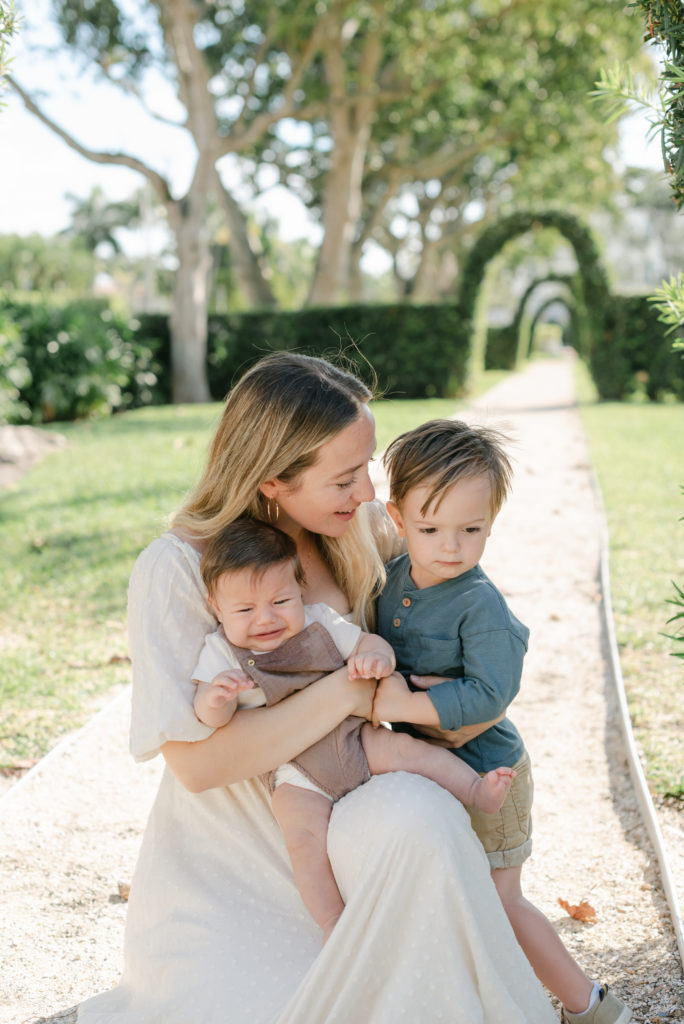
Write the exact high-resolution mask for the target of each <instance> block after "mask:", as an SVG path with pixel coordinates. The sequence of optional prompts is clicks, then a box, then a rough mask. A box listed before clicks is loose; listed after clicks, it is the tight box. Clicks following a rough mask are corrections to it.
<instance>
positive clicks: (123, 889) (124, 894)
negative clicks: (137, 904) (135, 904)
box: [119, 882, 131, 902]
mask: <svg viewBox="0 0 684 1024" xmlns="http://www.w3.org/2000/svg"><path fill="white" fill-rule="evenodd" d="M130 891H131V887H130V885H129V884H128V882H119V899H120V900H123V901H124V902H125V901H126V900H127V899H128V894H129V893H130Z"/></svg>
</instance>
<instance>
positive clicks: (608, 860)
mask: <svg viewBox="0 0 684 1024" xmlns="http://www.w3.org/2000/svg"><path fill="white" fill-rule="evenodd" d="M464 416H465V417H466V418H469V419H471V420H473V421H478V422H489V423H493V424H497V425H499V426H502V427H503V428H504V429H506V430H507V431H508V432H509V434H511V435H512V436H513V438H514V439H515V444H514V448H513V453H514V456H515V459H516V475H515V482H514V489H513V495H512V497H511V499H510V500H509V502H508V504H507V505H506V506H505V508H504V509H503V511H502V512H501V514H500V516H499V519H498V520H497V523H496V524H495V527H494V531H493V534H492V537H491V539H490V541H489V544H488V547H487V551H486V554H485V559H484V560H483V564H484V567H485V569H486V570H487V571H488V572H489V573H490V574H491V575H492V577H493V578H494V579H495V581H496V582H497V583H498V584H499V585H500V586H501V588H502V590H503V591H504V593H505V594H506V596H507V598H508V600H509V603H510V604H511V606H512V608H513V610H514V611H515V612H516V614H517V615H518V616H519V617H520V618H521V619H522V620H523V621H524V622H525V623H526V624H527V625H528V626H529V627H530V629H531V633H532V638H531V643H530V651H529V654H528V657H527V659H526V666H525V674H524V678H523V687H522V693H521V695H520V697H519V698H518V700H517V701H516V702H515V705H514V708H513V712H512V715H513V718H514V720H515V721H516V724H517V725H518V727H519V728H520V731H521V732H522V734H523V737H524V738H525V739H526V742H527V744H528V747H529V749H530V752H531V754H532V758H533V764H534V766H535V778H536V793H535V808H536V810H535V850H534V854H533V857H532V859H531V860H530V862H529V863H528V865H527V867H526V869H525V874H524V880H525V883H526V890H527V894H528V896H529V897H530V898H531V899H532V900H533V902H535V903H536V904H537V905H538V906H539V907H540V908H541V909H542V910H543V911H544V912H545V913H546V914H547V915H548V916H549V917H550V918H551V920H552V921H553V922H554V923H555V925H556V926H557V928H558V930H559V932H560V934H561V935H562V937H563V939H564V941H565V942H566V944H567V945H568V946H569V948H570V949H571V950H572V952H573V953H574V955H575V956H576V957H577V959H578V960H579V961H580V962H581V963H582V965H583V966H584V967H585V968H586V970H587V971H588V972H589V973H590V974H591V975H593V976H596V977H598V978H600V979H601V980H604V981H607V982H608V983H609V984H611V985H612V986H614V988H615V990H616V991H617V992H618V993H619V994H620V995H621V996H622V997H623V998H625V999H626V1000H627V1001H628V1002H629V1003H630V1004H631V1005H632V1006H633V1008H634V1021H635V1022H637V1024H639V1022H644V1024H645V1022H648V1024H655V1022H665V1021H668V1022H669V1021H678V1020H684V1006H683V1004H682V993H683V989H684V984H683V978H682V966H681V963H680V961H679V958H678V954H677V947H676V944H675V940H674V935H673V931H672V927H671V923H670V918H669V913H668V908H667V905H666V903H665V900H664V898H663V895H662V891H661V887H660V883H659V879H658V875H657V870H656V868H655V866H654V861H653V853H652V850H651V848H650V845H649V842H648V839H647V836H646V833H645V829H644V826H643V824H642V822H641V819H640V816H639V812H638V809H637V805H636V801H635V798H634V796H633V793H632V789H631V783H630V779H629V773H628V771H627V767H626V760H625V755H624V747H623V741H622V734H621V731H620V727H619V723H618V716H617V711H616V701H615V698H614V689H613V682H612V678H611V674H610V670H609V664H608V659H607V654H606V647H605V638H604V636H603V633H602V627H601V609H600V592H599V585H598V563H599V536H600V525H601V523H600V518H599V514H598V512H597V510H596V507H595V502H594V496H593V492H592V487H591V479H590V473H589V466H588V458H587V450H586V444H585V440H584V436H583V433H582V430H581V426H580V422H579V418H578V415H577V411H576V409H575V408H574V404H573V391H572V372H571V365H570V362H569V360H568V359H559V360H555V361H546V362H540V363H535V364H533V365H532V366H531V367H530V368H529V369H528V370H527V371H526V372H525V373H524V374H522V375H516V376H514V377H510V378H508V379H507V380H506V381H504V382H503V383H502V384H501V385H499V386H498V387H497V388H496V389H494V390H493V391H491V392H489V393H488V394H487V395H486V396H485V398H484V399H483V400H482V401H481V402H480V403H478V404H476V405H475V406H474V407H473V409H472V410H470V411H469V412H468V413H467V414H464ZM127 716H128V693H127V692H125V693H123V694H121V695H120V696H119V697H117V698H116V700H115V701H114V702H113V703H112V704H110V705H109V706H108V707H107V708H105V710H104V711H102V712H101V713H100V714H99V715H98V716H96V718H95V719H94V720H93V721H92V722H91V723H90V724H89V725H88V726H87V727H86V728H85V729H84V730H82V731H81V732H80V733H79V734H77V736H76V737H75V738H72V739H71V740H69V741H67V742H65V743H64V744H62V745H61V746H60V747H58V748H56V749H55V751H53V752H52V753H51V754H49V755H48V756H47V757H46V758H44V759H43V761H42V762H40V763H39V765H38V766H36V768H34V769H33V770H32V771H31V772H29V773H28V775H26V776H25V778H24V779H22V780H21V782H19V783H17V784H16V785H15V787H14V788H13V789H11V790H10V791H9V792H8V793H7V794H6V795H5V796H4V798H2V799H0V830H1V835H0V892H1V893H2V895H3V904H2V914H1V918H0V949H1V950H2V963H3V966H2V976H1V981H0V1024H28V1022H35V1021H36V1020H37V1018H40V1019H41V1020H44V1019H45V1017H46V1015H48V1014H56V1016H53V1017H50V1018H49V1020H50V1021H54V1022H56V1021H58V1020H60V1021H61V1020H64V1021H66V1020H73V1019H74V1018H73V1015H62V1014H61V1013H60V1012H59V1011H61V1010H64V1009H65V1008H67V1007H70V1006H73V1004H74V1003H76V1002H77V1001H78V1000H79V999H81V998H83V997H86V996H88V995H91V994H93V993H94V992H97V991H100V990H102V989H105V988H108V987H110V986H111V985H113V984H115V983H116V981H117V978H118V974H119V970H120V966H121V946H122V935H123V925H124V918H125V903H124V902H122V901H121V899H120V896H119V892H118V884H119V882H126V881H127V880H128V879H129V878H130V874H131V871H132V868H133V865H134V862H135V857H136V852H137V848H138V845H139V841H140V832H141V829H142V827H143V825H144V821H145V818H146V815H147V813H148V809H149V806H150V804H151V801H152V799H153V795H154V792H155V788H156V785H157V781H158V777H159V772H160V765H159V764H157V763H156V762H151V763H147V764H145V765H138V766H136V765H134V764H133V763H132V761H131V759H130V758H129V757H128V755H127V753H126V730H127ZM661 827H663V831H664V832H665V835H666V838H667V840H668V845H669V852H670V854H671V855H672V857H671V866H672V868H673V872H674V874H675V877H676V878H678V880H679V882H681V881H682V879H683V878H684V829H683V828H682V821H681V815H677V814H676V813H674V812H672V814H671V815H670V816H669V817H668V818H667V819H664V820H663V821H662V822H661ZM559 897H560V898H563V899H565V900H567V901H568V902H569V903H570V904H578V903H580V901H581V900H583V899H586V900H588V901H589V903H590V904H591V905H592V906H593V907H594V909H595V911H596V918H597V919H596V922H595V923H593V924H582V923H580V922H578V921H575V920H572V919H571V918H570V917H569V916H568V915H567V914H566V913H565V911H564V910H562V909H561V907H560V906H559V904H558V899H559ZM680 899H681V897H680ZM188 1024H192V1022H188ZM422 1024H423V1022H422ZM424 1024H430V1022H429V1021H425V1022H424ZM501 1024H505V1022H503V1021H502V1022H501Z"/></svg>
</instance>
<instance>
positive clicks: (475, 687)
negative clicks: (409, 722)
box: [427, 629, 526, 730]
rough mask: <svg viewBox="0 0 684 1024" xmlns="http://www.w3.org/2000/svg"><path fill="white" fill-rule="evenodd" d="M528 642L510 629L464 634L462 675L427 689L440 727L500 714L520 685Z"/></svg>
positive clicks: (481, 719) (455, 726) (445, 727)
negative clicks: (525, 642)
mask: <svg viewBox="0 0 684 1024" xmlns="http://www.w3.org/2000/svg"><path fill="white" fill-rule="evenodd" d="M525 649H526V648H525V644H524V642H523V641H522V640H521V638H520V637H518V636H516V635H515V634H514V633H513V632H511V631H510V630H508V629H496V630H487V631H486V632H482V633H476V634H471V635H469V636H467V637H465V636H464V637H463V653H464V656H465V657H464V665H463V676H462V677H460V678H458V679H450V680H448V681H447V682H445V683H439V684H437V685H436V686H431V687H430V689H429V690H428V691H427V694H428V696H429V697H430V700H431V701H432V703H433V704H434V706H435V710H436V711H437V714H438V715H439V724H440V728H441V729H449V730H455V729H460V728H461V726H463V725H476V724H477V723H479V722H488V721H491V720H492V719H494V718H498V716H499V715H501V714H503V713H504V712H505V711H506V709H507V708H508V706H509V704H510V703H511V702H512V701H513V699H514V698H515V697H516V696H517V694H518V691H519V689H520V677H521V675H522V665H523V658H524V656H525Z"/></svg>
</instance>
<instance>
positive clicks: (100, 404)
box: [4, 299, 161, 423]
mask: <svg viewBox="0 0 684 1024" xmlns="http://www.w3.org/2000/svg"><path fill="white" fill-rule="evenodd" d="M4 306H5V314H6V315H7V314H9V315H11V317H12V320H13V321H14V322H15V323H16V325H17V328H18V331H19V334H20V339H21V348H20V357H21V359H22V360H23V361H24V363H25V364H26V365H27V367H28V369H29V371H30V372H29V374H28V376H26V377H25V379H24V380H23V381H22V383H21V384H20V385H18V390H19V397H20V399H21V401H22V402H23V403H25V404H26V405H27V406H28V407H29V408H30V411H31V419H32V421H33V422H34V423H38V422H49V421H51V420H72V419H78V418H81V417H86V416H93V415H98V414H100V415H101V414H108V413H110V412H113V411H116V410H118V409H125V408H133V407H135V406H139V405H147V404H150V403H153V402H156V401H159V400H160V398H161V394H160V389H159V386H158V369H159V367H158V365H157V363H156V361H155V358H154V354H153V351H152V349H151V348H150V347H149V346H147V345H145V344H142V343H141V342H140V341H139V340H138V338H137V337H136V334H135V331H136V329H137V327H138V326H139V325H138V323H137V322H136V321H130V322H129V321H128V320H126V319H124V318H122V317H119V316H117V315H116V314H114V313H113V312H112V311H111V310H110V309H109V308H108V306H107V304H106V302H104V301H103V300H99V299H85V300H80V301H78V302H69V303H66V304H64V305H48V304H46V303H45V302H43V301H42V300H41V301H33V302H29V301H26V302H12V301H5V303H4Z"/></svg>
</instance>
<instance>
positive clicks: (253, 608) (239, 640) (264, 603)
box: [209, 562, 304, 652]
mask: <svg viewBox="0 0 684 1024" xmlns="http://www.w3.org/2000/svg"><path fill="white" fill-rule="evenodd" d="M209 600H210V603H211V605H212V607H213V608H214V610H215V612H216V615H217V617H218V619H219V622H220V623H221V624H222V626H223V630H224V632H225V634H226V636H227V637H228V639H229V640H230V642H231V643H233V644H235V646H236V647H245V648H247V649H248V650H251V651H262V652H263V651H275V649H276V648H277V647H280V645H281V644H284V643H285V641H286V640H289V639H290V637H293V636H296V634H297V633H301V631H302V630H303V629H304V602H303V600H302V592H301V590H300V588H299V584H298V583H297V580H296V579H295V574H294V567H293V565H292V563H291V562H279V563H278V564H277V565H274V566H272V567H271V568H269V569H267V570H266V571H265V572H264V573H263V574H262V575H260V574H258V573H255V572H254V570H253V569H249V568H248V569H240V570H238V571H237V572H226V573H224V574H223V576H220V577H219V579H218V580H217V583H216V586H215V588H214V594H213V597H211V598H210V599H209Z"/></svg>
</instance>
